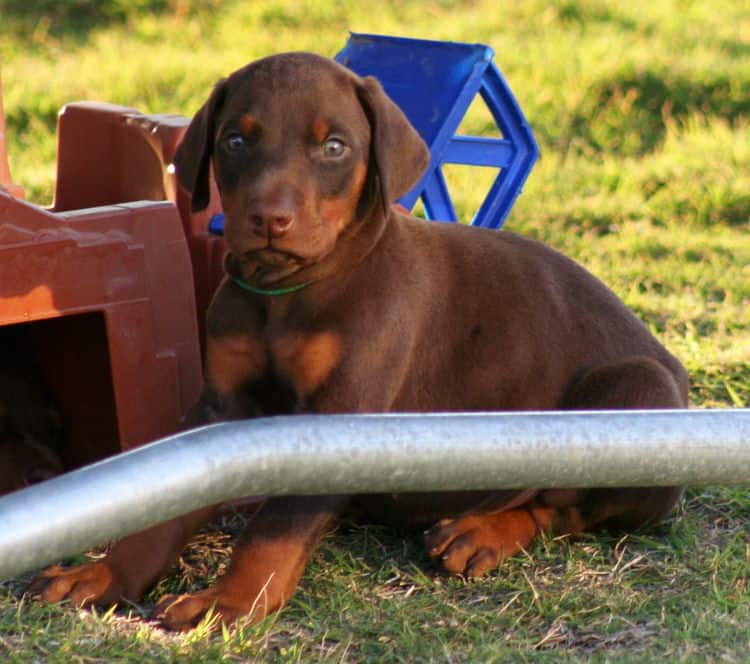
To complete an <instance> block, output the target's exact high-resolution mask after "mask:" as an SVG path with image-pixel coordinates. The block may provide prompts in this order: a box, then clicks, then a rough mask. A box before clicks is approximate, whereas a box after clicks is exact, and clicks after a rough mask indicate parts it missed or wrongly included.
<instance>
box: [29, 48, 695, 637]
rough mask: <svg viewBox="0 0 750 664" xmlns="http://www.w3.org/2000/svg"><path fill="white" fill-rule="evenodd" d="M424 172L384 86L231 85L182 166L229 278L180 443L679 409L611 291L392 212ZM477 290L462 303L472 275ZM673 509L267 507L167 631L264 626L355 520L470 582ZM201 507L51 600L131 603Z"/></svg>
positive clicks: (52, 592) (570, 271)
mask: <svg viewBox="0 0 750 664" xmlns="http://www.w3.org/2000/svg"><path fill="white" fill-rule="evenodd" d="M427 161H428V152H427V149H426V147H425V145H424V143H423V142H422V141H421V139H420V138H419V136H418V135H417V133H416V131H415V130H414V129H413V128H412V127H411V125H410V124H409V123H408V121H407V120H406V118H405V117H404V115H403V114H402V113H401V111H400V110H399V109H398V108H397V107H396V106H395V105H394V104H393V102H392V101H390V99H389V98H388V97H387V96H386V95H385V94H384V92H383V90H382V89H381V87H380V85H379V84H378V83H377V82H376V81H375V80H374V79H372V78H364V79H363V78H360V77H358V76H356V75H355V74H353V73H351V72H350V71H348V70H347V69H345V68H343V67H341V66H339V65H337V64H335V63H334V62H332V61H330V60H327V59H324V58H321V57H318V56H315V55H310V54H302V53H296V54H285V55H279V56H274V57H270V58H266V59H263V60H260V61H258V62H255V63H253V64H251V65H249V66H247V67H245V68H243V69H241V70H239V71H237V72H235V73H234V74H232V75H231V76H230V77H229V78H227V79H226V80H223V81H221V82H220V83H219V84H218V85H217V86H216V88H215V89H214V91H213V93H212V94H211V96H210V98H209V99H208V101H207V102H206V104H205V105H204V106H203V107H202V108H201V109H200V110H199V111H198V113H197V115H196V116H195V118H194V119H193V121H192V123H191V125H190V127H189V129H188V131H187V134H186V136H185V139H184V142H183V143H182V145H181V146H180V149H179V151H178V154H177V157H176V165H177V168H178V174H179V178H180V181H181V183H182V184H183V185H184V186H185V187H186V188H187V189H189V190H190V191H192V192H193V206H194V208H195V209H201V208H204V207H205V206H206V205H207V202H208V196H209V193H208V192H209V169H210V166H211V165H212V164H213V168H214V172H215V176H216V182H217V184H218V188H219V191H220V192H221V199H222V203H223V206H224V210H225V213H226V240H227V244H228V246H229V250H230V253H229V255H228V257H227V261H226V270H227V274H228V278H227V279H226V280H225V281H224V282H223V284H222V285H221V287H220V288H219V290H218V292H217V294H216V296H215V298H214V301H213V303H212V305H211V308H210V311H209V314H208V342H207V344H208V345H207V366H206V384H205V388H204V391H203V394H202V397H201V399H200V402H199V403H198V404H197V405H196V406H195V408H194V409H193V410H192V411H191V413H190V414H189V417H188V422H189V424H199V423H205V422H209V421H214V420H217V419H226V418H239V417H248V416H254V415H258V414H264V415H271V414H279V413H301V412H306V413H364V412H370V413H372V412H380V413H382V412H389V411H487V410H540V409H608V408H613V409H620V408H623V409H624V408H680V407H684V406H686V403H687V378H686V374H685V371H684V370H683V368H682V366H681V365H680V364H679V362H678V361H677V360H676V359H675V358H674V357H672V355H670V354H669V353H668V352H667V351H666V350H665V349H664V348H663V347H662V346H661V345H660V344H659V343H658V342H657V341H656V340H655V339H654V338H653V337H652V336H651V335H650V334H649V333H648V331H647V330H646V328H645V327H644V326H643V325H642V324H641V323H640V322H639V321H638V320H637V319H636V318H635V317H634V316H633V315H632V314H631V313H630V312H629V311H628V310H627V309H626V308H625V306H624V305H623V304H622V303H621V302H620V301H619V300H618V299H617V298H616V297H615V295H614V294H613V293H611V292H610V291H609V290H608V289H607V288H606V287H605V286H604V285H602V284H601V283H600V282H599V281H597V280H596V279H595V278H594V277H593V276H591V275H590V274H589V273H588V272H586V271H585V270H584V269H583V268H581V267H579V266H578V265H576V264H575V263H573V262H572V261H570V260H568V259H567V258H565V257H563V256H561V255H560V254H559V253H557V252H555V251H553V250H552V249H549V248H547V247H545V246H543V245H541V244H539V243H538V242H534V241H531V240H527V239H523V238H521V237H518V236H517V235H514V234H512V233H509V232H500V233H499V232H496V231H488V230H481V229H477V228H465V227H461V226H458V225H454V224H435V223H426V222H424V221H420V220H417V219H414V218H412V217H410V216H408V215H406V214H402V213H401V212H398V211H396V210H394V209H393V208H392V207H391V203H392V202H393V201H394V200H395V199H397V198H398V197H399V196H401V195H402V194H404V193H405V192H406V191H407V190H408V189H409V188H410V187H411V186H412V185H413V184H414V183H415V182H416V180H417V178H418V177H419V175H420V174H421V172H422V170H423V169H424V168H425V165H426V164H427ZM472 275H473V276H480V277H481V281H482V282H483V283H485V284H487V285H486V286H483V287H472V288H467V282H468V279H469V277H470V276H472ZM679 495H680V489H679V488H662V489H597V490H561V491H534V490H528V491H498V492H494V493H492V492H482V493H480V492H472V493H468V492H467V493H460V492H456V493H442V494H432V495H429V496H423V495H401V496H395V497H394V496H369V497H359V498H353V497H346V496H329V497H315V498H311V497H302V498H295V497H291V498H290V497H285V498H272V499H269V500H267V501H266V502H265V503H264V505H263V506H262V507H261V508H260V510H259V511H258V512H257V513H256V515H255V517H254V518H253V519H252V521H251V523H250V525H249V528H248V531H247V533H246V534H245V535H244V537H243V538H242V540H241V541H240V542H239V544H238V545H237V547H236V550H235V552H234V556H233V559H232V563H231V565H230V567H229V570H228V571H227V573H226V574H225V575H224V577H223V578H222V579H221V580H220V581H219V582H218V584H217V585H216V586H214V587H213V588H210V589H208V590H205V591H203V592H200V593H197V594H194V595H185V596H181V597H177V598H175V597H167V598H164V599H163V600H162V601H161V602H160V603H159V604H158V605H157V607H156V610H155V612H156V615H157V616H158V617H159V618H160V619H161V621H162V623H163V624H164V625H165V626H167V627H170V628H173V629H186V628H189V627H191V626H193V625H195V624H196V623H197V622H198V621H199V620H200V619H201V618H202V616H204V615H205V613H206V611H207V610H208V609H209V608H211V607H212V606H213V607H215V611H216V612H218V614H219V615H220V616H221V617H222V618H223V619H224V620H225V621H231V620H233V619H235V618H236V617H238V616H241V615H243V614H251V615H252V617H253V618H255V619H258V618H260V617H262V616H264V615H266V614H267V613H269V612H270V611H273V610H276V609H278V608H279V607H281V606H282V605H283V604H284V603H285V602H286V601H287V600H288V598H289V597H290V595H291V594H292V593H293V592H294V589H295V587H296V585H297V582H298V580H299V578H300V575H301V574H302V572H303V570H304V568H305V565H306V563H307V561H308V559H309V557H310V555H311V553H312V551H313V550H314V548H315V546H316V543H317V542H318V540H319V539H320V537H321V536H322V535H323V534H324V533H325V532H326V530H327V529H329V528H330V527H331V526H332V524H333V523H334V521H335V520H336V517H337V515H339V514H340V513H341V512H342V511H343V510H344V509H348V508H351V507H352V505H355V506H356V507H357V508H359V509H360V510H362V509H363V510H365V511H366V512H368V513H369V514H370V515H371V516H373V517H375V518H386V517H390V518H389V519H388V520H390V521H393V520H396V521H400V522H402V523H405V524H408V525H418V526H423V525H424V524H428V525H433V527H432V528H431V530H429V531H428V533H427V536H426V543H427V549H428V552H429V555H430V556H431V557H432V558H433V559H434V560H435V562H436V563H437V564H438V566H440V567H441V568H443V569H444V570H446V571H448V572H452V573H457V574H465V575H469V576H474V575H479V574H482V573H484V572H486V571H488V570H491V569H493V568H494V567H496V566H497V565H498V563H499V561H501V560H502V559H503V558H505V557H507V556H510V555H512V554H513V553H515V552H517V551H519V550H520V549H521V548H522V547H526V546H527V545H528V544H529V543H530V542H531V540H532V539H533V538H534V537H535V536H536V535H537V534H539V533H540V532H541V531H544V530H549V531H551V532H552V533H554V534H561V533H575V532H580V531H583V530H588V529H592V528H599V527H608V528H635V527H638V526H640V525H643V524H646V523H649V522H653V521H656V520H658V519H661V518H662V517H664V516H665V515H667V514H668V513H669V512H670V510H671V509H672V508H673V506H674V504H675V502H676V500H677V498H678V497H679ZM212 514H213V509H211V508H209V509H206V510H202V511H200V512H196V513H193V514H190V515H187V516H185V517H183V518H180V519H175V520H174V521H170V522H168V523H166V524H162V525H160V526H156V527H154V528H151V529H150V530H148V531H145V532H143V533H139V534H137V535H134V536H131V537H128V538H126V539H124V540H122V541H121V542H119V543H117V544H116V545H115V546H114V548H113V550H112V552H111V553H110V555H109V556H108V557H107V558H106V559H104V560H103V561H101V562H97V563H93V564H90V565H85V566H82V567H78V568H74V569H72V570H63V569H61V568H54V569H52V570H48V571H47V572H46V573H44V575H43V576H42V577H41V578H40V580H39V582H38V583H37V584H36V588H37V589H39V590H40V591H41V592H42V596H43V598H45V599H46V600H50V601H57V600H61V599H63V598H69V599H71V600H72V601H73V602H75V603H87V602H92V601H96V602H100V603H110V602H114V601H116V600H117V599H118V598H119V597H120V596H121V595H124V596H126V597H129V598H131V599H136V598H137V597H138V596H139V595H140V594H141V593H142V592H143V591H144V590H145V589H146V588H147V587H148V586H150V585H151V584H152V583H153V582H154V581H155V580H156V579H157V578H158V577H159V576H161V575H162V574H163V573H164V572H165V571H166V569H167V568H168V567H169V566H170V565H171V564H172V563H173V561H174V560H175V558H176V556H177V555H178V554H179V552H180V550H181V549H182V547H183V545H184V544H185V542H186V541H187V539H188V538H189V537H190V536H191V534H192V533H193V532H195V530H196V528H198V527H199V526H200V525H201V524H202V523H204V522H205V521H206V519H208V518H209V517H210V516H211V515H212Z"/></svg>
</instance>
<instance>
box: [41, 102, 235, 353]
mask: <svg viewBox="0 0 750 664" xmlns="http://www.w3.org/2000/svg"><path fill="white" fill-rule="evenodd" d="M189 123H190V120H189V118H186V117H183V116H179V115H144V114H142V113H139V112H138V111H136V110H135V109H132V108H128V107H125V106H115V105H113V104H105V103H98V102H76V103H71V104H68V105H66V106H65V107H64V108H63V110H62V111H61V113H60V116H59V120H58V162H57V185H56V191H55V202H54V208H53V209H54V210H56V211H63V210H75V209H79V208H82V207H90V206H93V205H112V204H117V203H122V202H124V201H136V200H169V201H172V202H174V203H175V204H176V205H177V207H178V209H179V211H180V217H181V219H182V224H183V228H184V232H185V237H186V238H187V242H188V247H189V250H190V256H191V260H192V266H193V278H194V282H195V300H196V308H197V317H198V318H197V319H198V324H199V331H200V336H201V340H203V339H204V337H205V332H204V329H203V327H204V317H205V311H206V308H207V307H208V304H209V302H210V301H211V297H212V296H213V294H214V292H215V290H216V287H217V286H218V285H219V283H220V282H221V279H222V278H223V276H224V269H223V258H224V253H225V245H224V241H223V240H222V239H221V238H218V237H216V236H213V235H210V234H209V233H208V232H207V229H208V221H209V219H210V218H211V216H213V215H214V214H215V213H217V212H219V211H220V210H221V206H220V203H219V196H218V192H217V191H216V188H215V185H213V184H212V189H213V190H212V195H211V203H210V205H209V207H208V209H206V210H204V211H202V212H199V213H193V212H191V210H190V195H189V194H188V193H187V192H185V191H184V190H182V189H181V188H180V187H179V186H178V185H177V181H176V177H175V175H174V174H173V173H171V172H170V169H169V168H168V166H169V164H170V163H171V161H172V158H173V157H174V153H175V150H176V149H177V146H178V144H179V142H180V141H181V140H182V136H183V134H184V133H185V130H186V129H187V126H188V124H189Z"/></svg>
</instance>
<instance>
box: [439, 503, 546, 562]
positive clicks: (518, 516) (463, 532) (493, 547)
mask: <svg viewBox="0 0 750 664" xmlns="http://www.w3.org/2000/svg"><path fill="white" fill-rule="evenodd" d="M536 531H537V528H536V524H535V522H534V520H533V518H532V517H531V515H530V514H529V513H528V512H527V511H526V510H510V511H508V512H499V513H496V514H469V515H467V516H462V517H459V518H456V519H442V520H441V521H438V523H437V524H435V525H434V526H433V527H432V528H430V529H429V530H428V531H427V532H426V533H425V547H426V549H427V555H429V556H430V557H431V558H432V559H433V561H435V563H436V564H437V565H438V566H439V567H441V568H442V569H443V570H445V571H446V572H449V573H451V574H461V575H463V576H466V577H473V576H481V575H483V574H486V573H487V572H489V571H491V570H493V569H495V568H496V567H497V566H498V565H499V564H500V561H502V560H504V559H505V558H507V557H509V556H512V555H513V554H514V553H518V552H519V551H520V550H521V549H523V548H525V547H526V546H527V545H528V544H529V543H530V542H531V540H532V539H533V538H534V535H535V534H536Z"/></svg>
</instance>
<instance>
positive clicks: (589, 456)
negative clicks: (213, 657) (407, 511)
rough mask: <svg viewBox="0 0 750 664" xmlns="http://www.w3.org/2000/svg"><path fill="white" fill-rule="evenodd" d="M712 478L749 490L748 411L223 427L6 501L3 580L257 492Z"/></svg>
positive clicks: (0, 511)
mask: <svg viewBox="0 0 750 664" xmlns="http://www.w3.org/2000/svg"><path fill="white" fill-rule="evenodd" d="M708 483H721V484H744V483H750V410H742V409H739V410H692V411H684V410H683V411H608V412H604V411H602V412H545V413H482V414H415V415H332V416H322V415H317V416H316V415H297V416H286V417H274V418H263V419H256V420H246V421H236V422H227V423H222V424H216V425H212V426H208V427H204V428H201V429H195V430H192V431H188V432H185V433H181V434H179V435H175V436H172V437H170V438H166V439H163V440H161V441H158V442H155V443H152V444H150V445H146V446H144V447H140V448H137V449H134V450H131V451H129V452H126V453H125V454H121V455H118V456H116V457H113V458H111V459H107V460H105V461H102V462H99V463H97V464H94V465H92V466H88V467H85V468H81V469H80V470H77V471H75V472H72V473H68V474H66V475H63V476H61V477H58V478H56V479H53V480H50V481H48V482H44V483H43V484H39V485H36V486H33V487H30V488H28V489H24V490H23V491H19V492H17V493H14V494H10V495H8V496H6V497H4V498H2V499H0V515H1V516H0V519H1V520H0V523H1V524H2V527H0V578H6V577H8V576H13V575H15V574H19V573H21V572H24V571H27V570H31V569H35V568H38V567H41V566H43V565H46V564H48V563H51V562H54V561H57V560H59V559H60V558H63V557H65V556H68V555H71V554H75V553H78V552H80V551H82V550H84V549H86V548H88V547H91V546H93V545H97V544H101V543H103V542H106V541H108V540H110V539H113V538H117V537H122V536H124V535H127V534H129V533H132V532H135V531H138V530H141V529H143V528H146V527H148V526H151V525H153V524H155V523H158V522H161V521H165V520H167V519H170V518H173V517H176V516H178V515H180V514H184V513H187V512H190V511H192V510H195V509H198V508H200V507H203V506H206V505H211V504H215V503H218V502H222V501H226V500H231V499H233V498H238V497H242V496H248V495H285V494H286V495H289V494H296V495H314V494H326V493H378V492H406V491H431V490H469V489H500V488H506V489H511V488H523V487H536V488H550V487H587V486H600V487H606V486H648V485H652V486H653V485H674V484H688V485H695V484H708Z"/></svg>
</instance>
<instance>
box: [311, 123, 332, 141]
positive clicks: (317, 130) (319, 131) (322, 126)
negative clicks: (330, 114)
mask: <svg viewBox="0 0 750 664" xmlns="http://www.w3.org/2000/svg"><path fill="white" fill-rule="evenodd" d="M312 131H313V136H314V137H315V140H316V141H317V142H318V143H322V142H323V141H324V140H325V139H326V138H328V134H329V132H330V131H331V128H330V126H329V125H328V123H327V122H326V121H325V120H322V119H320V118H317V119H316V120H315V122H313V126H312Z"/></svg>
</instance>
